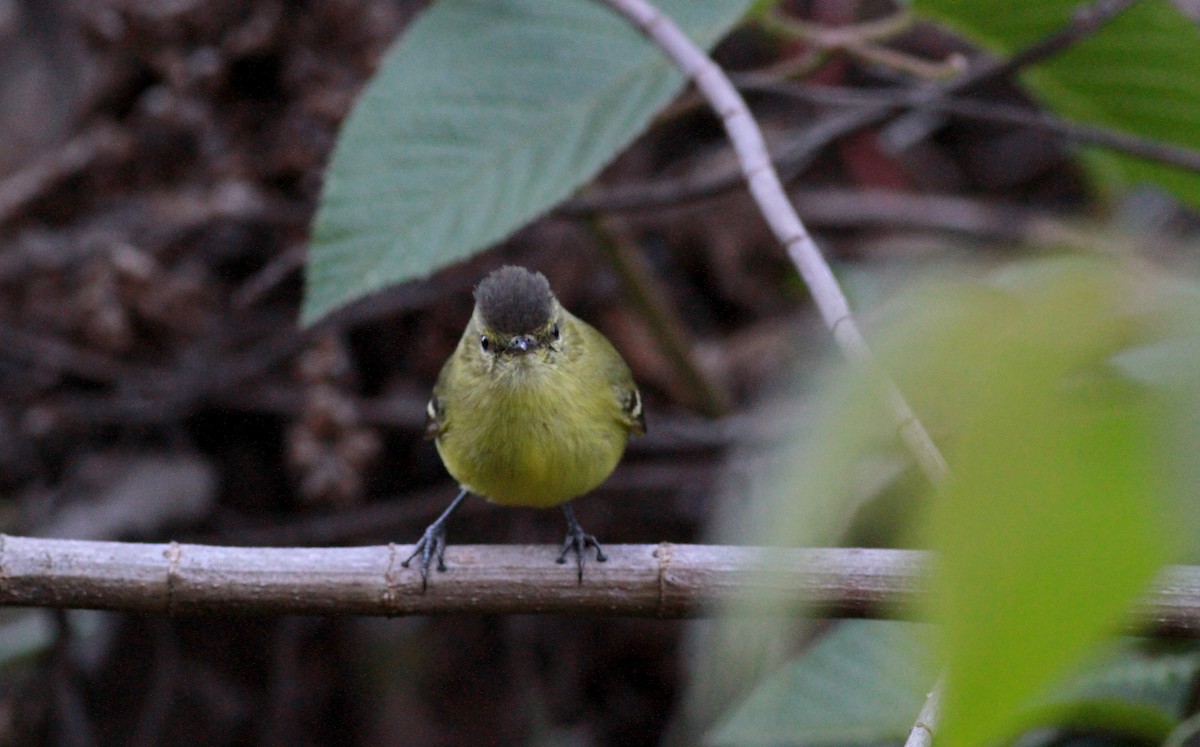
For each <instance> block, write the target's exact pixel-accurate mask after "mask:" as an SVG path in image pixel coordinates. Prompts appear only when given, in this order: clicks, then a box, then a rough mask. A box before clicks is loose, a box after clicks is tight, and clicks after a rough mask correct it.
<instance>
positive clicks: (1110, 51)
mask: <svg viewBox="0 0 1200 747" xmlns="http://www.w3.org/2000/svg"><path fill="white" fill-rule="evenodd" d="M1084 4H1085V3H1081V2H1080V1H1079V0H1019V1H1017V2H1009V3H1005V4H1004V9H1003V12H997V7H996V4H995V3H994V2H991V0H915V2H914V4H913V5H914V7H915V9H916V10H917V11H919V12H920V13H923V14H927V15H929V16H933V17H935V18H937V19H939V20H941V21H943V22H945V23H946V24H947V25H949V26H951V27H953V28H955V29H957V30H958V31H959V32H961V33H962V34H964V35H965V36H968V37H970V38H973V39H975V40H977V41H979V42H981V43H983V44H985V45H987V46H989V47H991V48H993V49H995V50H998V51H1000V52H1005V53H1007V52H1012V51H1013V50H1015V49H1018V48H1020V47H1023V46H1025V45H1027V44H1030V43H1032V42H1034V41H1036V40H1038V39H1040V38H1041V37H1044V36H1046V35H1047V34H1049V33H1051V32H1052V31H1054V30H1056V29H1059V28H1062V27H1063V26H1064V25H1066V24H1067V23H1068V22H1069V20H1070V18H1071V15H1072V13H1073V12H1075V11H1076V10H1077V9H1078V8H1080V7H1081V6H1082V5H1084ZM1196 70H1200V27H1197V25H1196V24H1195V23H1194V22H1193V21H1191V20H1190V19H1188V18H1187V17H1185V16H1184V15H1183V14H1181V13H1180V12H1179V10H1178V8H1176V7H1175V6H1174V5H1172V4H1171V3H1169V2H1167V0H1143V1H1142V2H1139V3H1137V4H1135V5H1134V6H1133V7H1132V8H1130V9H1129V10H1127V11H1125V12H1124V13H1122V14H1121V15H1120V16H1118V17H1117V18H1116V20H1114V21H1113V22H1112V23H1110V24H1109V25H1108V26H1106V27H1104V29H1102V30H1101V31H1100V32H1098V33H1097V34H1095V35H1094V36H1092V37H1090V38H1088V39H1086V40H1084V41H1082V42H1080V43H1078V44H1076V45H1074V46H1072V47H1071V48H1069V49H1067V50H1065V51H1063V52H1061V53H1059V54H1056V55H1054V56H1053V57H1052V58H1051V59H1049V60H1047V61H1045V62H1042V63H1040V64H1038V65H1037V66H1035V67H1033V68H1030V69H1028V70H1026V71H1024V72H1023V73H1022V75H1021V78H1022V80H1023V81H1024V82H1025V83H1026V84H1027V85H1028V86H1029V88H1030V89H1031V90H1032V91H1033V92H1034V93H1036V94H1037V95H1038V97H1039V98H1040V99H1041V100H1042V102H1044V103H1045V104H1046V105H1047V106H1048V107H1050V108H1051V109H1053V110H1054V111H1056V112H1058V113H1059V114H1061V115H1063V116H1065V117H1067V118H1069V119H1073V120H1076V121H1079V122H1086V123H1092V124H1098V125H1104V126H1108V127H1112V128H1114V129H1117V130H1122V131H1125V132H1129V133H1133V134H1137V135H1142V136H1145V137H1149V138H1154V139H1156V140H1162V141H1165V142H1171V143H1177V144H1179V145H1185V146H1190V147H1192V148H1200V76H1197V75H1196V74H1195V71H1196ZM1089 163H1090V165H1092V166H1093V167H1094V168H1093V174H1094V175H1096V176H1097V177H1098V178H1101V179H1105V180H1109V179H1111V180H1114V181H1115V182H1116V183H1117V184H1119V185H1129V184H1134V183H1137V182H1142V181H1149V182H1153V183H1155V184H1159V185H1161V186H1163V187H1165V188H1166V189H1169V190H1170V191H1172V192H1173V193H1174V194H1176V195H1178V196H1179V197H1181V198H1183V199H1185V200H1188V201H1189V202H1191V203H1192V204H1193V205H1196V204H1200V175H1198V174H1196V173H1194V172H1190V171H1185V170H1183V169H1176V168H1172V167H1169V166H1162V165H1158V164H1153V163H1150V162H1147V161H1143V160H1140V159H1136V158H1132V157H1129V156H1121V155H1116V154H1113V153H1111V152H1093V153H1092V155H1091V156H1090V157H1089Z"/></svg>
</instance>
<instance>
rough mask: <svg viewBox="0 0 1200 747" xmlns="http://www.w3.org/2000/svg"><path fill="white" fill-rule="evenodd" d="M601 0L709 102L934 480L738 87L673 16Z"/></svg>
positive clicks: (763, 205) (824, 306) (844, 339)
mask: <svg viewBox="0 0 1200 747" xmlns="http://www.w3.org/2000/svg"><path fill="white" fill-rule="evenodd" d="M608 3H609V5H611V6H612V7H613V8H615V9H616V10H618V11H619V12H620V13H621V14H622V15H624V16H625V17H626V18H627V19H629V20H630V21H631V22H633V23H634V24H636V25H637V26H638V27H639V28H640V29H642V31H643V32H644V33H645V34H647V35H648V36H649V37H650V38H651V39H652V40H654V42H655V43H656V44H658V46H659V48H661V49H662V50H663V51H664V52H666V53H667V54H668V55H669V56H670V57H671V58H672V59H673V60H674V61H675V64H676V65H677V66H678V67H679V68H680V69H681V70H683V71H684V73H685V74H686V75H687V76H688V77H689V78H690V79H691V80H692V81H693V82H694V83H695V84H696V87H697V88H698V89H699V90H700V92H701V93H703V94H704V96H705V97H706V98H707V99H708V100H709V104H710V105H711V106H712V107H713V110H714V111H715V112H717V114H718V116H719V117H720V119H721V121H722V123H723V124H724V125H725V130H726V133H727V134H728V135H729V139H730V141H731V142H732V143H733V147H734V151H735V152H736V153H737V156H738V161H739V163H740V164H741V167H742V173H743V175H744V176H745V179H746V182H747V184H748V185H749V187H750V193H751V194H752V195H753V196H754V199H755V201H756V202H757V203H758V205H759V209H760V210H761V211H762V214H763V217H764V218H766V220H767V223H768V224H769V225H770V227H771V230H772V232H773V233H774V234H775V236H776V238H778V239H779V241H780V243H782V244H783V245H784V246H785V247H786V248H787V252H788V255H789V256H790V257H791V258H792V261H793V262H794V263H795V265H796V268H797V269H798V270H799V271H800V275H801V277H803V278H804V282H805V283H806V284H807V285H808V288H809V292H810V293H812V296H813V299H814V300H815V301H816V304H817V308H818V309H819V310H820V312H821V317H822V318H823V319H824V320H825V324H826V326H827V327H829V330H830V331H831V332H832V333H833V337H834V340H835V341H836V342H837V344H838V347H839V348H841V350H842V352H843V354H844V355H845V356H846V357H847V358H848V359H849V360H850V362H851V363H852V364H853V365H854V366H856V367H858V368H859V369H860V370H862V371H865V372H868V373H869V374H870V375H871V376H872V377H873V378H874V380H875V381H876V382H877V383H878V385H879V387H880V389H881V392H882V395H883V398H884V400H885V402H886V404H887V406H888V410H889V411H890V412H891V413H892V415H893V417H894V418H895V421H896V427H897V430H898V432H899V434H900V437H901V439H902V440H903V441H904V443H905V445H906V446H907V447H908V449H909V451H910V452H911V453H912V455H913V456H914V458H915V459H916V460H917V463H918V464H919V465H920V467H921V469H922V471H923V472H924V473H925V475H926V476H927V477H928V478H929V480H930V481H932V482H935V483H938V482H941V481H942V479H943V478H944V477H945V475H946V471H947V467H946V460H945V459H944V458H943V457H942V454H941V452H939V451H938V448H937V446H936V445H934V443H933V439H931V438H930V437H929V434H928V432H927V431H926V430H925V427H924V426H923V425H922V424H921V421H920V420H919V419H918V418H917V416H916V414H915V413H914V412H913V411H912V408H911V407H909V405H908V402H907V400H906V399H905V398H904V395H903V394H902V393H901V392H900V389H899V387H897V386H896V384H895V382H894V381H892V379H891V377H890V376H888V374H887V373H886V372H885V371H884V370H883V369H882V367H881V366H880V365H879V363H878V362H877V361H876V360H875V356H874V354H873V353H872V352H871V349H870V347H869V346H868V345H867V342H866V340H865V339H864V338H863V336H862V333H861V332H860V331H859V329H858V324H857V323H856V322H855V320H854V316H853V314H852V313H851V311H850V304H849V302H848V301H847V300H846V296H845V294H844V293H842V289H841V287H840V286H839V285H838V282H837V279H836V278H835V277H834V275H833V271H832V270H831V269H830V268H829V264H828V263H827V262H826V261H825V258H824V257H823V256H822V255H821V250H820V249H818V248H817V245H816V243H814V242H813V240H812V238H811V237H810V236H809V235H808V231H807V230H805V228H804V224H803V223H801V222H800V218H799V216H797V215H796V211H795V210H794V209H793V208H792V204H791V202H790V201H789V200H788V196H787V193H785V192H784V190H783V184H782V183H781V182H780V179H779V176H778V174H776V172H775V168H774V166H772V164H771V157H770V155H769V154H768V153H767V147H766V143H765V142H764V140H763V136H762V132H761V131H760V130H759V128H758V124H757V123H756V122H755V121H754V117H753V116H752V115H751V114H750V110H749V108H748V107H747V106H746V102H745V101H744V100H742V97H741V95H739V94H738V92H737V89H736V88H734V87H733V84H732V83H730V82H729V78H728V77H727V76H726V75H725V73H724V71H723V70H721V68H720V67H719V66H718V65H717V64H716V63H714V62H713V61H712V60H711V59H710V58H709V57H708V55H706V54H705V53H704V52H703V51H702V50H701V49H700V48H699V47H697V46H696V45H695V44H694V43H692V41H691V40H690V39H688V37H687V35H686V34H684V33H683V31H681V30H680V28H679V27H678V26H677V25H675V22H674V21H672V20H671V19H670V18H668V17H667V16H665V15H663V14H662V13H660V12H659V11H658V10H657V9H656V8H654V6H652V5H650V4H649V3H647V2H645V0H608Z"/></svg>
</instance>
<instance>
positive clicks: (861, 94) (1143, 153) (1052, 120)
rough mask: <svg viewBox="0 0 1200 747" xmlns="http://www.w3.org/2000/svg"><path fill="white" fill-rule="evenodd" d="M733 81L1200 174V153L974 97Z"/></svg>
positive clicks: (758, 79)
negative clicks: (952, 120)
mask: <svg viewBox="0 0 1200 747" xmlns="http://www.w3.org/2000/svg"><path fill="white" fill-rule="evenodd" d="M733 80H734V82H735V83H737V86H738V88H739V89H741V90H743V91H760V92H764V93H771V94H774V95H777V96H787V97H791V98H799V99H803V100H805V101H810V102H820V103H826V104H835V105H840V106H863V105H882V104H887V105H890V106H893V107H895V108H896V109H898V110H899V109H907V108H911V107H914V106H918V105H919V106H920V107H921V108H922V109H925V110H929V111H936V112H940V113H943V114H950V115H953V116H955V117H959V118H962V119H973V120H977V121H982V122H993V123H999V124H1010V125H1014V126H1017V127H1027V128H1029V129H1032V130H1039V131H1041V132H1047V133H1049V134H1052V135H1058V136H1060V137H1062V138H1065V139H1067V140H1071V141H1073V142H1076V143H1082V144H1084V145H1099V146H1101V147H1104V148H1109V149H1110V150H1115V151H1118V152H1121V153H1128V154H1129V155H1133V156H1138V157H1139V158H1144V159H1146V160H1148V161H1156V162H1158V163H1162V164H1166V165H1168V166H1175V167H1177V168H1181V169H1188V170H1189V171H1200V150H1196V149H1194V148H1188V147H1185V146H1182V145H1176V144H1174V143H1166V142H1163V141H1161V140H1155V139H1153V138H1147V137H1141V136H1139V135H1133V134H1130V133H1127V132H1121V131H1119V130H1114V129H1111V128H1108V127H1101V126H1098V125H1092V124H1080V123H1077V122H1069V121H1067V120H1065V119H1063V118H1061V117H1058V116H1056V115H1054V114H1051V113H1050V112H1047V111H1041V110H1035V109H1029V108H1026V107H1021V106H1013V105H1010V104H994V103H991V102H985V101H977V100H972V99H956V98H938V99H935V100H933V101H925V100H922V98H921V97H920V96H919V95H917V94H916V92H914V91H912V90H911V89H884V90H879V89H875V90H865V89H860V88H840V87H837V86H813V85H805V84H801V83H789V82H786V81H781V80H776V79H768V78H766V77H763V76H761V75H759V74H757V73H756V74H754V75H744V76H736V77H734V78H733Z"/></svg>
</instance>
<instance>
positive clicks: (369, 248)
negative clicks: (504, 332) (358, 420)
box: [303, 0, 750, 322]
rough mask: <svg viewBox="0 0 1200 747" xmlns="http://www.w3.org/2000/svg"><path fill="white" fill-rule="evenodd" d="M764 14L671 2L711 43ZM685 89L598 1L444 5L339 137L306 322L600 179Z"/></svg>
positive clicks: (453, 257) (718, 2)
mask: <svg viewBox="0 0 1200 747" xmlns="http://www.w3.org/2000/svg"><path fill="white" fill-rule="evenodd" d="M749 2H750V0H665V1H664V2H661V3H659V5H660V7H661V9H662V10H663V11H664V12H666V13H668V14H669V15H671V16H672V17H673V18H674V19H675V20H676V21H677V22H678V23H679V24H680V25H681V26H682V28H683V29H684V30H685V31H686V32H687V33H688V34H689V35H690V36H691V37H692V38H693V39H694V40H696V41H697V42H698V43H699V44H701V45H703V46H705V47H708V46H710V45H712V44H714V43H715V42H716V40H717V39H718V38H720V36H721V35H722V34H724V33H725V32H726V31H727V30H728V29H729V28H730V27H731V26H732V25H733V24H734V23H735V22H736V21H737V20H738V18H739V17H740V16H741V14H742V12H743V11H744V10H745V9H746V7H747V6H748V5H749ZM682 84H683V78H682V75H681V74H680V73H678V72H677V71H676V70H675V68H674V66H673V65H672V64H671V63H670V62H669V61H668V60H667V58H666V57H665V56H664V55H663V53H661V52H660V51H658V49H657V48H656V47H654V46H653V45H652V44H651V43H650V42H649V41H647V40H646V39H645V38H643V37H642V35H641V34H640V33H639V32H638V31H637V30H636V29H634V28H633V27H632V26H630V25H629V24H628V23H627V22H626V21H625V20H624V19H622V18H620V17H618V16H617V15H616V13H615V12H614V11H612V10H610V9H609V8H607V7H605V5H604V4H603V3H600V2H595V1H594V0H441V2H438V3H435V4H434V5H433V6H432V7H430V8H429V9H428V10H426V11H425V12H424V13H423V14H422V15H421V17H420V18H418V19H417V20H416V21H415V22H414V23H413V24H412V26H411V27H410V28H409V29H408V31H407V33H406V34H405V36H404V37H403V38H402V39H401V40H400V42H399V43H398V44H396V46H395V47H394V48H393V49H392V50H391V51H390V52H389V54H388V55H387V57H386V58H385V59H384V61H383V64H382V66H381V67H380V69H379V72H378V73H377V74H376V76H375V78H374V79H373V80H372V81H371V83H370V84H369V85H368V87H367V89H366V91H365V92H364V93H363V95H362V97H361V99H360V100H359V101H358V103H357V105H356V106H355V108H354V111H353V112H352V113H351V115H350V117H349V118H348V119H347V121H346V123H345V126H344V127H343V129H342V132H341V135H340V136H339V140H338V144H337V147H336V149H335V151H334V155H333V159H332V162H331V163H330V166H329V170H328V173H327V175H326V179H325V188H324V193H323V195H322V199H321V205H320V207H319V209H318V212H317V217H316V219H315V221H314V226H313V231H312V237H311V242H310V246H309V264H308V274H307V292H306V298H305V303H304V313H303V317H304V319H305V321H307V322H311V321H313V320H315V319H317V318H318V317H320V316H321V315H322V314H325V313H326V312H328V311H330V310H332V309H334V308H336V307H338V306H341V305H343V304H346V303H348V302H350V301H353V300H355V299H357V298H360V297H361V296H364V295H366V294H368V293H371V292H373V291H376V290H379V289H381V288H383V287H384V286H386V285H388V284H391V283H397V282H401V281H404V280H408V279H412V278H418V277H422V276H426V275H428V274H430V273H432V272H433V271H434V270H437V269H439V268H441V267H444V266H446V265H448V264H450V263H452V262H455V261H458V260H461V259H463V258H465V257H467V256H469V255H471V254H472V253H473V252H476V251H478V250H480V249H482V248H485V247H487V246H489V245H491V244H493V243H495V242H497V241H499V240H501V239H503V238H505V237H506V236H507V235H509V234H510V233H512V232H513V231H514V230H516V229H517V228H519V227H520V226H522V225H523V224H525V223H526V222H528V221H529V220H531V219H533V218H534V217H536V216H538V215H539V214H541V213H543V212H545V211H546V210H548V209H549V208H550V207H552V206H553V205H555V204H556V203H558V202H559V201H561V200H562V199H564V198H565V197H567V196H568V195H570V194H571V192H572V191H574V190H575V189H577V188H578V187H579V186H580V185H582V184H584V183H585V182H587V181H588V180H590V179H591V178H592V177H593V176H594V175H595V174H596V173H597V172H598V171H599V170H600V169H601V168H602V167H603V166H604V165H605V164H607V163H608V162H609V161H610V160H611V159H612V158H613V156H614V155H615V154H616V153H617V152H618V151H619V150H620V149H621V148H623V147H625V146H626V145H627V144H628V143H629V142H630V141H631V140H632V139H633V138H634V137H635V136H637V135H638V134H639V133H640V132H641V131H642V130H643V129H644V128H645V127H646V125H647V124H648V123H649V121H650V119H651V117H653V116H654V114H655V113H656V112H657V111H658V110H659V109H660V108H661V107H662V106H663V105H664V104H665V103H667V102H668V101H669V100H670V98H671V97H672V96H673V95H675V94H676V93H677V92H678V91H679V90H680V88H681V86H682Z"/></svg>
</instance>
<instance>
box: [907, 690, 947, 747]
mask: <svg viewBox="0 0 1200 747" xmlns="http://www.w3.org/2000/svg"><path fill="white" fill-rule="evenodd" d="M945 689H946V677H945V675H942V676H940V677H938V679H937V682H935V683H934V685H933V689H932V690H930V691H929V696H928V697H926V698H925V705H924V706H922V707H921V712H920V713H919V714H917V722H916V723H915V724H913V728H912V731H911V732H909V734H908V739H906V740H905V741H904V747H932V745H933V736H934V734H936V733H937V725H938V721H939V720H940V719H941V716H942V693H943V692H944V691H945Z"/></svg>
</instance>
